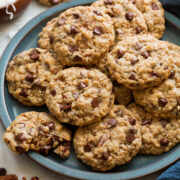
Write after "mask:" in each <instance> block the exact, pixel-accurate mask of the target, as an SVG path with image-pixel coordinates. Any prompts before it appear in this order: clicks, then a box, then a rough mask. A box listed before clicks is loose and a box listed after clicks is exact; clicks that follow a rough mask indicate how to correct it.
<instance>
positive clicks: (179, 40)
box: [0, 0, 180, 180]
mask: <svg viewBox="0 0 180 180" xmlns="http://www.w3.org/2000/svg"><path fill="white" fill-rule="evenodd" d="M92 2H94V0H75V1H71V2H67V3H64V4H60V5H58V6H55V7H53V8H51V9H49V10H47V11H45V12H43V13H42V14H40V15H38V16H37V17H35V18H34V19H33V20H31V21H30V22H28V23H27V24H26V25H25V26H24V27H23V28H22V29H21V30H20V31H19V32H18V33H17V34H16V36H15V37H14V38H13V39H12V40H11V42H10V43H9V45H8V46H7V48H6V50H5V52H4V54H3V56H2V59H1V61H0V67H1V68H0V99H1V103H0V116H1V118H2V122H3V124H4V126H5V128H7V127H8V126H9V125H10V123H11V122H12V121H13V120H14V119H15V118H16V117H17V116H18V115H19V114H21V113H23V112H27V111H32V110H35V111H47V109H46V108H45V107H41V108H33V107H26V106H24V105H21V104H20V103H18V102H17V101H16V100H15V99H14V98H13V97H12V96H11V95H10V94H9V93H8V90H7V84H6V82H5V72H6V68H7V65H8V63H9V61H10V60H11V59H12V58H13V57H14V56H15V55H16V54H18V53H20V52H22V51H24V50H27V49H29V48H32V47H36V46H37V40H38V34H39V32H40V31H41V30H42V27H43V26H45V25H46V23H47V21H48V20H50V19H51V18H53V17H55V16H57V15H58V14H59V13H60V12H61V11H64V10H65V9H67V8H70V7H73V6H77V5H86V4H90V3H92ZM166 20H167V21H166V32H165V35H164V37H163V40H168V41H171V42H174V43H176V44H179V45H180V20H179V19H177V18H176V17H174V16H173V15H172V14H170V13H167V12H166ZM28 155H29V156H30V157H31V158H32V159H33V160H35V161H36V162H38V163H39V164H41V165H43V166H44V167H46V168H48V169H50V170H52V171H55V172H57V173H60V174H63V175H66V176H70V177H74V178H78V179H91V180H93V179H94V180H119V179H131V178H136V177H140V176H144V175H147V174H150V173H153V172H155V171H158V170H160V169H162V168H164V167H166V166H168V165H169V164H171V163H173V162H174V161H176V160H177V159H178V158H179V157H180V145H177V146H176V147H174V148H173V149H172V150H171V151H169V152H168V153H164V154H162V155H158V156H152V155H137V156H136V157H134V158H133V160H132V161H131V162H130V163H128V164H126V165H123V166H119V167H116V168H114V169H113V170H111V171H109V172H106V173H100V172H95V171H92V170H91V168H90V167H88V166H86V165H84V164H82V163H81V162H80V161H79V160H78V159H77V158H76V156H75V153H74V151H73V150H72V152H71V155H70V157H69V158H68V159H67V160H62V159H60V157H59V156H57V155H55V154H49V155H48V156H47V157H44V156H42V155H40V154H37V153H33V152H30V153H28Z"/></svg>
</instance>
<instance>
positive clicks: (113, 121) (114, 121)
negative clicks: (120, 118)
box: [107, 118, 116, 127]
mask: <svg viewBox="0 0 180 180" xmlns="http://www.w3.org/2000/svg"><path fill="white" fill-rule="evenodd" d="M107 123H108V125H109V126H110V127H114V126H116V120H115V119H114V118H111V119H109V120H108V121H107Z"/></svg>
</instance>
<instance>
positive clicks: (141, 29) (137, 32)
mask: <svg viewBox="0 0 180 180" xmlns="http://www.w3.org/2000/svg"><path fill="white" fill-rule="evenodd" d="M141 32H143V28H141V27H139V26H137V27H136V34H140V33H141Z"/></svg>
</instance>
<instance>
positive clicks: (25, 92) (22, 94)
mask: <svg viewBox="0 0 180 180" xmlns="http://www.w3.org/2000/svg"><path fill="white" fill-rule="evenodd" d="M19 95H20V96H23V97H28V93H27V89H24V88H23V89H21V92H20V93H19Z"/></svg>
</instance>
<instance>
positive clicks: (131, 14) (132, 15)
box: [125, 12, 134, 21]
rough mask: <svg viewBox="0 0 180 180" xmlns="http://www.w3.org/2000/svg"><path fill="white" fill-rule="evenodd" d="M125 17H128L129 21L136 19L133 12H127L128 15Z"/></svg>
mask: <svg viewBox="0 0 180 180" xmlns="http://www.w3.org/2000/svg"><path fill="white" fill-rule="evenodd" d="M125 17H126V19H127V20H129V21H132V20H133V18H134V13H132V12H127V13H126V14H125Z"/></svg>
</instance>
